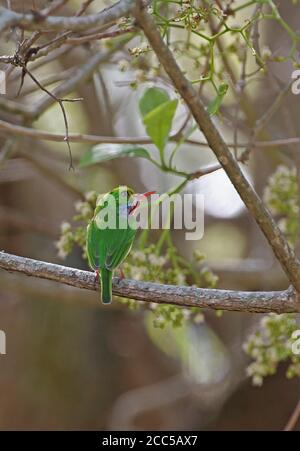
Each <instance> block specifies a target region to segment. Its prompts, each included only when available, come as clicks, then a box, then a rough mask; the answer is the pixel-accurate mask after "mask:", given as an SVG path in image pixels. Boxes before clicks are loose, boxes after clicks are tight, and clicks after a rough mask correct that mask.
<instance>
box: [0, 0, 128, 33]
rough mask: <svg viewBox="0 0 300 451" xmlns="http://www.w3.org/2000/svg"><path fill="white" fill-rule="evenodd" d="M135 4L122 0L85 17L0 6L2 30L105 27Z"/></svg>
mask: <svg viewBox="0 0 300 451" xmlns="http://www.w3.org/2000/svg"><path fill="white" fill-rule="evenodd" d="M133 6H134V2H133V1H132V0H120V1H119V2H117V3H115V4H114V5H112V6H110V7H108V8H105V9H104V10H102V11H101V12H99V13H97V14H90V15H86V16H83V17H59V16H48V17H47V15H44V14H39V13H33V12H32V13H28V14H22V13H17V12H15V11H11V10H9V9H7V8H3V7H0V32H2V31H3V30H5V29H7V28H10V27H15V26H18V27H21V28H24V29H26V30H40V29H47V30H56V31H65V30H72V31H82V30H86V29H88V28H92V27H103V26H107V25H110V24H112V23H114V22H115V21H116V20H118V19H120V18H121V17H124V16H127V15H128V14H130V12H131V10H132V9H133Z"/></svg>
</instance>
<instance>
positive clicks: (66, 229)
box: [56, 191, 97, 259]
mask: <svg viewBox="0 0 300 451" xmlns="http://www.w3.org/2000/svg"><path fill="white" fill-rule="evenodd" d="M96 202H97V193H96V192H95V191H89V192H88V193H86V194H85V196H84V200H80V201H78V202H76V204H75V210H76V212H77V214H76V215H75V216H74V217H73V221H74V222H75V223H79V224H78V226H73V227H72V226H71V224H70V223H69V222H63V223H62V225H61V235H60V238H59V240H58V241H57V242H56V248H57V250H58V256H59V257H60V258H62V259H64V258H66V257H67V256H68V255H69V254H70V253H71V251H72V249H73V247H74V245H75V244H77V245H78V246H79V247H81V248H82V250H83V257H84V258H86V252H85V240H86V226H87V224H88V223H89V221H90V220H91V218H92V216H93V212H94V209H95V207H96Z"/></svg>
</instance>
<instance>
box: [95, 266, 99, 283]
mask: <svg viewBox="0 0 300 451" xmlns="http://www.w3.org/2000/svg"><path fill="white" fill-rule="evenodd" d="M96 282H99V269H96V270H95V283H96Z"/></svg>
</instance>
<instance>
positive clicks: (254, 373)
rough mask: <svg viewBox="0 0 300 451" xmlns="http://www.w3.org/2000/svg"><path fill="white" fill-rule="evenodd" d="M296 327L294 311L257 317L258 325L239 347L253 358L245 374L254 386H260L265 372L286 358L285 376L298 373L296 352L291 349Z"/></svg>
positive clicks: (299, 363) (273, 370)
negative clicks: (259, 319) (259, 318)
mask: <svg viewBox="0 0 300 451" xmlns="http://www.w3.org/2000/svg"><path fill="white" fill-rule="evenodd" d="M298 329H300V325H299V324H297V321H296V317H295V315H294V314H283V315H276V314H275V313H271V314H269V315H266V316H264V317H263V318H262V320H261V321H260V325H259V329H258V330H257V331H256V332H254V333H252V334H251V335H250V336H249V337H248V339H247V341H246V342H245V343H244V345H243V349H244V351H245V352H246V354H248V355H249V356H250V357H251V358H252V359H253V360H254V361H253V362H252V363H251V364H250V365H249V366H248V368H247V375H248V376H250V377H251V378H252V382H253V384H254V385H256V386H261V385H262V384H263V380H264V378H265V377H266V376H270V375H273V374H275V373H276V370H277V368H278V365H279V363H280V362H289V364H288V368H287V371H286V375H287V377H288V378H292V377H294V376H299V377H300V355H299V354H298V355H297V354H295V353H294V352H293V347H292V345H293V340H292V334H293V332H294V331H295V330H298Z"/></svg>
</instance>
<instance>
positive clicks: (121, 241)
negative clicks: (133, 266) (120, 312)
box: [86, 186, 154, 304]
mask: <svg viewBox="0 0 300 451" xmlns="http://www.w3.org/2000/svg"><path fill="white" fill-rule="evenodd" d="M151 194H154V191H149V192H147V193H144V194H135V193H134V191H133V190H132V189H131V188H128V187H127V186H119V187H117V188H115V189H113V190H112V191H110V192H109V193H107V194H105V195H104V196H103V197H102V198H101V199H100V201H99V202H98V203H97V206H96V208H95V211H94V216H93V218H92V219H91V221H90V222H89V224H88V226H87V235H86V252H87V257H88V261H89V265H90V267H91V268H92V269H93V270H94V271H96V276H97V278H99V272H100V275H101V299H102V303H103V304H109V303H110V302H111V300H112V277H113V271H114V269H116V268H117V267H118V266H119V265H120V264H121V263H122V262H123V261H124V260H125V258H126V257H127V255H128V254H129V252H130V250H131V247H132V244H133V241H134V238H135V235H136V231H137V227H136V221H135V213H136V211H137V208H138V206H139V205H140V203H141V202H142V201H143V200H144V199H145V198H147V197H148V196H151Z"/></svg>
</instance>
